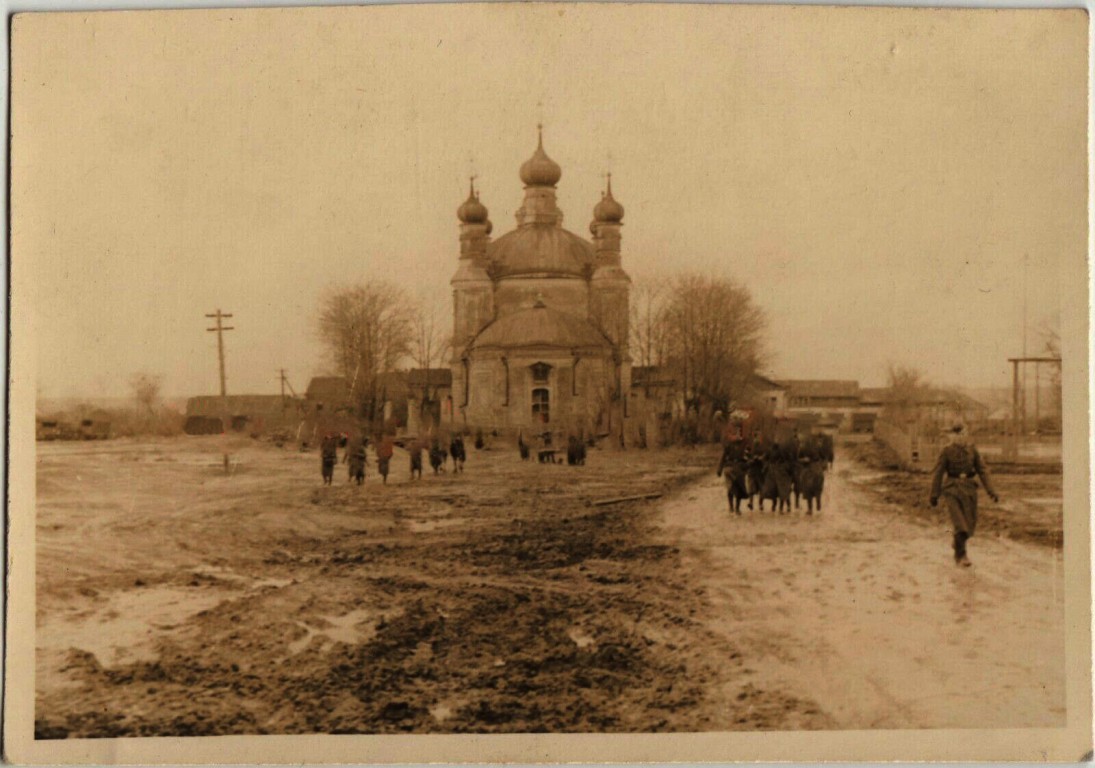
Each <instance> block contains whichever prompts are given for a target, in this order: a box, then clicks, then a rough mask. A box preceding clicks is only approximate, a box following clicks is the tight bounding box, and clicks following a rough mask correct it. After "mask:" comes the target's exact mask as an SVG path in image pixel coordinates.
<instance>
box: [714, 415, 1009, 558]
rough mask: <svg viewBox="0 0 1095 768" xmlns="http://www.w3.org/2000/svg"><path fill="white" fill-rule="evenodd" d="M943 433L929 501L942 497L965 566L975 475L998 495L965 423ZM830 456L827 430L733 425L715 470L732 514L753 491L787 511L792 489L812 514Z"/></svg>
mask: <svg viewBox="0 0 1095 768" xmlns="http://www.w3.org/2000/svg"><path fill="white" fill-rule="evenodd" d="M948 436H949V443H948V444H947V445H946V447H944V448H943V450H942V451H941V452H940V454H939V458H938V460H937V461H936V464H935V468H934V469H933V471H932V483H931V491H930V497H929V501H930V503H931V506H933V507H936V506H938V505H939V503H940V502H943V504H944V506H945V508H946V510H947V513H948V515H949V517H950V520H951V524H952V525H953V528H954V543H953V548H954V561H955V563H956V564H957V565H959V566H961V567H964V568H968V567H969V566H970V559H969V555H968V553H967V546H968V542H969V540H970V538H971V537H972V536H973V534H974V531H975V530H976V529H977V495H978V482H977V481H978V480H980V486H981V487H983V488H984V489H985V491H986V493H987V494H988V496H989V498H990V499H992V501H993V502H996V503H998V502H999V501H1000V497H999V495H998V494H997V492H996V489H995V488H994V487H993V483H992V478H991V476H990V475H989V471H988V467H986V466H985V462H984V460H983V459H982V458H981V454H980V452H979V451H978V450H977V447H976V446H975V445H974V444H973V441H972V440H971V439H970V436H969V433H968V431H967V430H966V427H965V425H964V424H962V423H961V422H957V423H955V424H954V425H953V426H952V427H951V428H950V430H949V433H948ZM833 460H834V453H833V439H832V437H831V436H829V435H826V434H808V435H806V436H805V438H800V436H799V435H798V433H797V432H796V433H795V434H794V435H792V436H791V437H790V438H788V439H786V440H784V441H776V440H766V439H765V438H764V437H763V436H762V435H760V434H757V435H754V436H752V437H750V438H746V437H744V436H743V435H742V434H741V431H740V430H738V431H735V432H732V433H731V434H730V436H729V438H728V439H727V440H726V442H725V444H724V447H723V453H722V459H721V460H720V461H719V467H718V475H719V476H721V477H724V478H725V480H726V495H727V499H728V500H729V503H730V511H731V512H732V513H733V514H737V515H740V514H741V502H742V501H743V500H747V501H748V506H749V509H753V499H754V497H759V500H760V509H761V510H762V511H763V509H764V501H765V500H766V499H771V501H772V511H773V512H775V511H777V510H778V511H779V512H780V513H781V514H782V513H786V512H788V511H790V508H791V496H792V495H794V505H795V508H796V509H797V508H798V507H799V501H800V499H801V498H802V497H805V498H806V504H807V512H806V514H808V515H812V514H813V508H814V504H815V503H816V504H817V510H818V512H820V511H821V494H822V491H823V490H824V487H825V472H826V470H828V468H829V467H831V466H832V464H833Z"/></svg>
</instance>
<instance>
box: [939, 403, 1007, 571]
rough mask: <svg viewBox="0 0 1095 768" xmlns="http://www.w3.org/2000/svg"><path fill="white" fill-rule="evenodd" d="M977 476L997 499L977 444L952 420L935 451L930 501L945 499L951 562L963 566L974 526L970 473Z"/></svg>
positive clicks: (973, 483) (966, 564) (974, 495)
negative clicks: (945, 443)
mask: <svg viewBox="0 0 1095 768" xmlns="http://www.w3.org/2000/svg"><path fill="white" fill-rule="evenodd" d="M975 475H976V476H977V477H980V478H981V484H982V485H983V486H985V491H986V492H987V493H988V495H989V498H991V499H992V500H993V501H994V502H998V501H1000V497H999V496H997V495H996V491H995V490H994V489H993V487H992V481H991V480H990V479H989V472H988V469H987V468H986V467H985V462H984V461H982V460H981V454H980V453H978V451H977V447H976V446H974V445H973V443H972V442H970V440H969V437H968V435H967V434H966V429H965V427H964V426H963V425H962V424H960V423H956V424H955V425H954V426H953V427H952V428H951V441H950V445H948V446H946V447H945V448H944V449H943V450H942V452H940V454H939V461H937V462H936V464H935V470H934V471H933V472H932V490H931V505H932V506H933V507H934V506H936V505H938V504H939V499H940V497H942V498H943V500H944V501H946V503H947V511H948V512H950V516H951V522H952V523H953V524H954V562H955V563H957V564H958V565H960V566H962V567H963V568H969V567H970V565H972V563H970V559H969V557H967V556H966V541H967V540H968V539H969V538H970V537H971V536H973V532H974V529H975V528H976V527H977V482H976V481H975V480H974V479H973V478H974V476H975Z"/></svg>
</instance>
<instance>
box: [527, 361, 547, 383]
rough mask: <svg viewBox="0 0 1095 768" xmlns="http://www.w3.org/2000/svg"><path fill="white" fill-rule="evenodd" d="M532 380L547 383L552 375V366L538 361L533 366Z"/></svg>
mask: <svg viewBox="0 0 1095 768" xmlns="http://www.w3.org/2000/svg"><path fill="white" fill-rule="evenodd" d="M531 368H532V380H533V381H534V382H536V383H537V384H546V383H547V381H548V376H550V375H551V366H550V365H548V364H547V363H536V364H535V365H532V366H531Z"/></svg>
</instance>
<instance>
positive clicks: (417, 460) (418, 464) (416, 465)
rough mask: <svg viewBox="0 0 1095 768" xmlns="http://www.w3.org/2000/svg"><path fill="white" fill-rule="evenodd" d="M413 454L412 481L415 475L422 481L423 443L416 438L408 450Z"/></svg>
mask: <svg viewBox="0 0 1095 768" xmlns="http://www.w3.org/2000/svg"><path fill="white" fill-rule="evenodd" d="M407 450H408V451H409V452H410V454H411V480H414V478H415V474H417V475H418V479H419V480H421V479H422V443H421V441H419V440H418V438H415V439H414V440H412V441H411V445H410V447H409V448H408V449H407Z"/></svg>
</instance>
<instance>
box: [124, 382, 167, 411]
mask: <svg viewBox="0 0 1095 768" xmlns="http://www.w3.org/2000/svg"><path fill="white" fill-rule="evenodd" d="M129 389H130V391H131V392H132V393H133V399H134V400H135V401H136V403H137V411H138V412H140V413H141V414H143V415H145V416H149V417H151V416H154V415H155V413H156V405H157V403H159V401H160V392H161V390H162V389H163V377H162V376H158V375H156V374H152V373H145V372H143V371H142V372H141V373H135V374H133V375H132V376H130V377H129Z"/></svg>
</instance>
